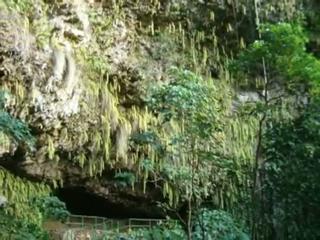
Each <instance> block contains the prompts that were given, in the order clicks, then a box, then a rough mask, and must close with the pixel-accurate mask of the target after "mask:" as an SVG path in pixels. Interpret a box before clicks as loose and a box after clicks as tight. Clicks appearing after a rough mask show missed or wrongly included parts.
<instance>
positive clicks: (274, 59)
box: [232, 23, 320, 94]
mask: <svg viewBox="0 0 320 240" xmlns="http://www.w3.org/2000/svg"><path fill="white" fill-rule="evenodd" d="M307 42H308V38H307V36H306V34H305V33H304V31H303V28H302V27H301V25H300V24H298V23H278V24H264V25H262V26H261V40H257V41H255V42H254V43H253V44H251V45H250V47H249V48H248V49H246V50H245V51H243V52H242V53H241V54H240V55H239V57H238V58H237V60H236V61H234V62H233V64H232V66H233V69H234V70H236V72H237V73H239V72H242V73H245V75H246V76H249V77H251V78H257V77H259V76H260V77H262V76H263V72H264V71H266V74H267V77H268V78H269V79H270V80H271V81H273V83H275V81H276V83H277V84H281V85H283V86H284V87H285V89H286V90H288V91H290V92H292V91H294V92H295V91H300V90H301V89H302V90H303V89H306V90H310V91H311V92H313V93H314V94H319V86H320V85H319V84H320V81H319V79H320V71H319V69H320V61H319V60H317V59H316V58H315V57H314V56H313V55H312V54H310V53H307V52H306V44H307ZM263 60H264V61H265V65H263ZM264 68H265V69H264ZM258 87H259V84H258Z"/></svg>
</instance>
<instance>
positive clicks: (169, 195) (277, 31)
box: [0, 0, 320, 240]
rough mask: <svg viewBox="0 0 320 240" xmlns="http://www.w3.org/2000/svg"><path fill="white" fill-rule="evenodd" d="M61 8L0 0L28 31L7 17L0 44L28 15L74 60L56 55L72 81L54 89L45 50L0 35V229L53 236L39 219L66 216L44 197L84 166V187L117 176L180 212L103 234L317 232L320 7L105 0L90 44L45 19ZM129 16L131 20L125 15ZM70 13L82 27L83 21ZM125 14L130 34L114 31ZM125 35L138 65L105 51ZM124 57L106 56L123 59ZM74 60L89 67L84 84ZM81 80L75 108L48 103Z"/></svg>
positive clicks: (269, 235) (287, 235) (198, 236)
mask: <svg viewBox="0 0 320 240" xmlns="http://www.w3.org/2000/svg"><path fill="white" fill-rule="evenodd" d="M53 2H55V1H53ZM80 2H81V3H80ZM104 2H107V1H102V2H101V4H102V5H103V3H104ZM59 4H60V2H59V1H57V3H56V2H55V3H51V2H50V1H24V0H21V1H16V0H3V1H0V6H1V7H3V9H5V10H4V11H3V12H0V14H2V15H3V16H8V13H15V14H17V15H21V16H23V17H21V18H22V20H21V22H20V23H21V26H20V27H21V28H22V29H23V31H22V30H21V29H19V28H15V25H14V23H12V22H10V21H7V22H6V23H2V22H0V27H1V29H0V30H1V31H0V37H1V38H0V39H2V40H4V39H5V38H4V37H3V36H6V34H7V32H5V30H7V28H6V27H7V25H6V24H8V25H9V29H13V30H12V32H13V33H12V34H13V35H14V34H18V35H19V34H22V33H24V31H25V30H26V29H24V27H25V25H26V26H28V31H30V33H32V34H33V35H34V36H35V40H34V42H32V40H30V42H32V43H33V44H34V46H33V47H32V48H31V49H32V50H34V54H35V55H36V51H39V52H41V51H45V50H43V49H46V47H48V46H50V47H52V48H53V49H63V47H61V46H64V45H67V46H69V47H70V46H72V48H74V52H73V56H74V59H73V58H72V57H71V54H70V53H68V52H67V53H65V55H66V56H64V54H62V52H59V51H58V50H57V52H55V54H56V55H54V56H58V57H60V58H61V59H63V60H61V59H60V60H61V61H62V62H63V64H62V68H61V69H60V70H59V64H57V60H55V61H56V63H55V65H54V66H53V70H52V71H53V72H54V74H53V75H54V77H55V78H58V77H59V76H60V75H61V76H60V77H63V78H67V80H68V81H67V80H66V83H65V85H64V84H61V85H57V86H51V85H50V86H49V84H48V85H45V84H44V83H42V82H41V81H42V80H43V79H42V78H41V76H42V75H41V71H44V72H45V69H46V64H44V65H43V66H42V69H44V70H41V71H40V73H39V72H37V70H38V69H40V68H38V67H37V65H36V66H34V65H35V63H37V64H38V62H37V61H39V60H38V59H42V57H43V59H45V57H44V55H45V54H43V55H41V54H39V55H37V56H34V58H33V57H32V56H31V57H30V56H29V57H28V56H27V55H26V56H24V55H22V56H20V55H19V51H20V50H21V46H24V47H26V48H27V46H25V45H23V44H22V42H23V41H22V42H21V39H20V38H21V37H17V36H15V37H16V40H17V42H16V43H15V46H12V45H11V42H10V41H9V40H10V38H9V36H8V39H9V40H8V39H7V41H2V42H0V53H1V55H0V57H1V58H0V61H1V63H2V64H4V65H5V64H8V65H6V66H9V67H8V69H9V70H8V71H6V70H2V69H0V77H1V81H2V82H1V84H0V87H1V89H0V90H1V91H0V93H1V94H0V144H1V146H0V196H4V197H5V198H6V199H7V203H6V204H5V205H4V206H1V207H0V238H1V239H21V240H22V239H42V240H45V239H50V238H51V237H52V236H50V235H49V234H48V232H46V230H45V229H44V228H43V223H44V222H45V221H46V220H48V219H57V220H61V221H63V220H65V219H66V217H67V215H68V212H67V210H66V207H65V205H64V203H62V202H60V200H58V199H57V198H56V197H54V196H53V190H54V188H57V187H62V186H63V184H64V181H65V180H66V179H67V180H68V178H67V177H66V178H64V177H63V176H64V175H63V174H64V173H65V172H63V171H67V170H68V168H70V169H73V168H76V169H80V172H81V174H78V175H76V176H77V177H79V178H80V177H81V179H80V180H79V181H80V182H81V181H82V182H83V181H89V180H90V179H91V180H93V181H97V182H99V181H100V182H107V181H112V182H115V183H116V184H115V186H116V187H117V189H118V191H123V189H125V191H132V192H137V193H140V194H142V195H146V196H149V195H148V194H149V192H156V193H157V194H156V195H155V196H157V199H154V200H155V201H156V202H157V205H158V208H160V209H161V210H162V212H163V213H164V214H165V215H166V216H167V217H168V218H172V219H175V220H176V221H167V222H166V223H163V224H161V225H159V226H155V227H153V228H150V229H140V230H137V231H132V232H129V233H118V232H112V231H110V232H107V233H106V234H105V235H104V236H101V235H99V236H97V237H96V238H97V239H128V240H129V239H133V240H136V239H150V240H151V239H172V240H175V239H177V240H180V239H181V240H182V239H189V240H191V239H194V240H211V239H212V240H213V239H230V240H245V239H261V240H262V239H279V240H282V239H283V240H285V239H293V240H294V239H297V240H298V239H308V240H313V239H314V240H316V239H319V238H320V221H319V216H320V175H319V170H320V160H319V159H320V140H319V139H320V107H319V104H320V59H319V44H318V39H317V38H318V33H319V28H318V23H319V16H318V15H317V9H319V5H318V3H317V2H316V1H310V2H308V1H302V0H301V1H298V0H297V1H277V2H274V1H271V0H270V1H264V2H262V1H258V0H255V1H252V3H251V2H250V3H248V1H241V0H239V1H221V2H219V1H212V2H211V1H166V3H165V4H163V5H162V3H160V2H159V1H151V3H140V2H139V1H132V2H131V1H130V3H128V4H126V3H124V2H123V1H113V3H112V4H109V5H108V4H107V6H103V7H101V8H100V10H101V9H102V10H101V11H100V10H99V11H98V10H97V9H96V8H95V7H92V6H91V8H90V11H89V18H88V19H90V21H91V25H92V29H91V33H92V34H93V35H94V37H93V38H92V39H94V40H92V42H90V44H88V45H86V44H85V43H84V42H85V41H84V40H83V41H79V42H77V37H78V36H77V33H78V32H77V31H73V32H72V31H71V33H72V34H73V35H72V34H71V35H72V36H71V37H70V34H69V35H68V34H64V35H63V34H60V33H59V34H60V35H59V34H58V33H57V32H55V31H57V30H56V29H55V28H54V27H52V26H51V25H50V24H51V23H50V22H49V21H48V19H47V15H50V14H52V13H56V12H54V11H55V8H57V9H59V7H58V6H59ZM77 4H82V1H79V3H77ZM130 4H132V5H130ZM141 4H142V5H141ZM71 5H72V4H71ZM111 5H112V6H111ZM50 6H52V7H50ZM143 6H144V7H143ZM109 8H111V10H110V9H109ZM131 8H132V9H131ZM39 9H40V10H39ZM108 9H109V10H110V12H108ZM128 9H129V10H130V11H129V12H130V13H128V11H126V10H128ZM131 11H132V12H131ZM35 12H37V14H38V15H37V16H34V13H35ZM58 12H59V11H58ZM136 12H138V13H136ZM107 13H110V14H107ZM77 14H78V12H77ZM81 14H83V12H81ZM81 14H78V15H79V16H83V15H81ZM130 14H132V15H130ZM135 14H136V15H135ZM127 15H128V16H127ZM132 16H134V17H135V18H136V19H137V21H140V23H139V24H138V23H136V22H135V23H134V24H133V23H132V22H130V21H133V20H132V18H130V17H132ZM128 19H129V20H128ZM19 21H20V20H19ZM68 21H69V22H71V23H72V24H73V23H74V22H76V24H78V25H81V24H82V25H83V26H84V27H85V26H86V24H85V22H86V21H84V20H83V21H82V20H81V19H80V21H79V22H77V21H75V20H74V19H73V20H70V19H69V20H68ZM121 21H123V22H124V23H123V25H124V26H126V25H128V26H131V27H132V25H135V24H136V25H137V26H139V27H137V28H139V29H138V30H132V29H130V27H128V29H126V30H123V29H122V28H121V26H122V25H121V24H120V23H119V22H121ZM69 22H68V24H69ZM113 23H114V24H113ZM10 24H11V25H10ZM175 24H176V25H175ZM3 26H5V27H3ZM115 26H120V27H119V28H118V29H117V28H116V29H114V28H113V27H115ZM122 27H123V26H122ZM245 29H247V30H246V31H245ZM20 30H21V31H20ZM2 31H3V32H2ZM121 31H123V32H129V33H130V34H131V35H130V34H128V36H126V38H129V39H130V41H129V43H130V44H133V43H132V42H134V44H136V45H134V47H132V48H133V49H134V51H132V52H133V53H131V54H132V55H130V57H131V58H129V57H128V58H129V60H128V62H129V63H130V64H131V65H130V64H129V63H128V62H126V61H124V62H122V63H121V64H119V65H116V64H114V62H112V61H111V60H110V56H112V55H113V54H114V53H113V52H108V51H107V49H116V48H117V47H118V46H117V45H116V44H115V42H117V41H119V42H121V41H123V38H124V37H122V38H120V37H115V39H113V40H114V42H112V40H109V39H112V37H113V35H112V34H115V33H117V32H121ZM108 33H110V35H108ZM111 33H112V34H111ZM50 34H51V35H50ZM124 34H125V33H124ZM79 35H81V34H79ZM115 35H116V34H115ZM120 35H121V34H120ZM23 36H24V37H25V36H27V34H26V35H23ZM23 36H22V37H23ZM28 36H29V35H28ZM81 36H82V35H81ZM111 36H112V37H111ZM116 36H117V35H116ZM10 37H11V36H10ZM85 37H86V36H85ZM85 37H84V38H85ZM61 38H62V39H63V40H61ZM30 39H31V38H30ZM141 39H142V40H141ZM108 41H110V42H108ZM139 41H140V42H139ZM66 42H67V43H68V44H69V45H68V44H66ZM146 42H147V43H146ZM121 43H122V42H121ZM129 43H128V44H129ZM6 44H7V45H6ZM21 44H22V45H21ZM126 44H127V43H126ZM139 44H140V45H139ZM148 44H149V45H150V46H151V47H150V49H148V48H146V47H145V45H148ZM13 45H14V44H13ZM52 45H54V46H55V48H54V47H53V46H52ZM120 45H121V44H120ZM123 45H125V44H124V43H123ZM8 46H9V47H8ZM121 46H122V45H121ZM141 46H143V47H145V48H146V49H147V50H145V51H141V48H143V47H141ZM6 47H7V48H9V50H10V51H11V52H10V51H9V50H7V48H6ZM139 47H140V48H139ZM66 48H67V47H66ZM4 49H5V50H4ZM139 49H140V50H139ZM29 50H30V49H29ZM21 51H22V52H23V51H24V50H21ZM122 51H123V49H120V50H119V49H117V50H116V51H115V54H116V56H117V58H119V59H120V58H121V57H123V55H125V54H123V52H122ZM146 52H148V53H146ZM23 53H25V54H27V53H26V51H25V52H23ZM44 53H46V52H44ZM68 54H69V55H68ZM31 55H32V53H31ZM21 59H23V60H21ZM107 59H108V60H107ZM132 59H134V60H135V61H134V60H132ZM10 61H12V62H10ZM43 61H44V60H43ZM148 61H149V62H148ZM74 62H78V63H80V64H79V66H81V67H82V68H83V69H82V70H83V73H82V75H81V78H80V77H79V75H80V74H77V73H76V70H74V69H73V68H76V67H75V66H74V64H75V63H74ZM132 62H134V63H132ZM10 64H11V65H10ZM19 64H20V65H19ZM28 64H30V65H28ZM64 64H66V66H63V65H64ZM126 64H128V66H127V65H126ZM114 65H116V66H114ZM24 66H27V67H26V68H23V67H24ZM32 66H33V67H32ZM159 66H161V67H159ZM10 67H12V68H10ZM67 67H69V72H67V73H65V71H66V70H65V68H67ZM157 67H159V68H161V69H162V70H163V72H161V73H160V77H158V75H157V74H158V71H159V69H158V68H157ZM70 68H72V70H70ZM19 69H23V70H21V71H20V70H19ZM115 69H116V70H115ZM137 69H138V70H137ZM162 70H161V71H162ZM33 71H34V72H33ZM48 71H49V70H48ZM139 71H140V72H139ZM30 72H31V75H28V73H30ZM137 72H139V73H137ZM35 73H36V74H35ZM45 74H47V73H44V74H43V75H45ZM33 75H34V79H35V80H30V79H31V78H32V77H33ZM26 76H27V77H26ZM30 76H32V77H30ZM46 76H47V77H48V76H49V74H47V75H46ZM48 78H49V77H48ZM49 79H51V78H49ZM62 80H64V79H61V81H62ZM69 80H70V81H69ZM81 80H82V82H81ZM54 81H56V82H59V79H58V80H57V79H55V80H53V83H50V84H54V83H55V82H54ZM78 81H80V82H81V84H78ZM29 82H32V83H30V84H29V85H30V86H29V85H28V87H27V84H28V83H29ZM37 84H38V85H37ZM42 84H43V85H42ZM55 87H56V88H55ZM63 87H65V88H63ZM43 89H45V90H43ZM48 89H49V90H48ZM57 89H58V90H57ZM77 89H81V91H83V92H84V93H83V96H82V95H81V96H82V97H79V99H80V100H79V99H77V100H78V101H79V102H80V104H79V109H80V111H79V112H77V111H78V110H74V109H78V108H73V110H74V112H73V113H72V114H69V113H68V114H65V112H63V111H61V112H58V113H56V112H54V111H56V110H57V109H58V108H59V107H60V108H62V106H64V105H66V106H69V105H68V104H67V103H69V102H68V101H70V102H72V104H74V101H76V100H74V97H75V96H77V94H78V93H79V92H81V91H80V90H79V91H77ZM28 91H30V92H31V93H32V94H31V95H32V96H29V95H28ZM55 91H56V92H55ZM69 92H70V96H69V95H68V94H69ZM41 94H42V95H41ZM64 94H65V95H64ZM81 94H82V92H81ZM39 96H40V97H39ZM57 96H58V97H57ZM59 96H63V97H61V98H59ZM30 99H31V100H30ZM39 99H40V100H41V101H42V102H41V104H42V105H37V104H39V103H37V101H38V102H39V101H40V100H39ZM59 103H61V104H62V105H50V104H59ZM47 106H49V107H47ZM70 106H71V105H70ZM72 106H74V105H72ZM46 107H47V108H46ZM70 109H71V107H70ZM70 109H67V110H66V111H69V110H70ZM73 110H70V111H73ZM50 111H51V112H50ZM39 112H40V114H39ZM48 112H49V113H50V114H51V115H50V114H48ZM52 112H53V113H52ZM42 113H45V114H48V116H49V117H48V116H45V117H43V115H41V114H42ZM55 114H56V115H55ZM64 114H65V115H64ZM46 117H47V118H46ZM39 119H40V120H39ZM61 119H63V120H61ZM17 155H18V156H17ZM12 156H14V157H12ZM23 159H27V161H28V163H29V162H33V163H34V162H35V163H36V164H35V166H36V167H39V168H40V169H41V164H42V163H48V162H49V163H54V164H53V165H49V166H50V167H51V166H58V168H57V169H59V171H58V173H57V174H53V173H51V172H50V174H51V175H46V171H43V172H44V173H42V174H43V175H41V177H39V176H38V175H36V176H35V177H33V176H32V174H30V173H29V174H28V173H27V172H24V171H19V170H17V169H18V168H19V167H21V166H20V165H18V164H15V161H21V162H23ZM59 164H61V165H59ZM59 166H60V168H59ZM34 168H35V167H34ZM61 169H63V170H61ZM34 172H37V171H34ZM47 172H49V171H47ZM70 172H72V170H70ZM48 174H49V173H48ZM20 175H21V176H20ZM66 175H67V176H68V174H66ZM110 175H111V176H112V177H111V179H108V177H109V176H110ZM28 177H29V179H28V180H27V178H28ZM31 180H32V181H31ZM73 181H75V180H74V179H73ZM69 184H70V183H69ZM78 184H79V183H78Z"/></svg>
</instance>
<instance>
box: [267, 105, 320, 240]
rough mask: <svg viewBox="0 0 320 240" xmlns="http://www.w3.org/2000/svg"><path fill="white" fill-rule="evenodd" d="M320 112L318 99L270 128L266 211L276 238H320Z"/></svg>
mask: <svg viewBox="0 0 320 240" xmlns="http://www.w3.org/2000/svg"><path fill="white" fill-rule="evenodd" d="M319 112H320V108H319V101H316V100H314V101H313V103H312V104H311V105H310V106H308V107H307V109H305V110H304V111H303V113H302V114H301V116H299V117H297V118H296V119H294V120H293V121H281V122H273V123H272V127H270V128H268V131H267V132H266V144H265V152H266V160H265V168H264V169H265V170H264V171H265V173H264V175H265V179H264V182H263V183H264V185H263V186H264V193H265V196H266V198H265V199H264V200H265V201H266V203H265V204H266V205H267V206H269V207H268V208H265V209H264V210H265V212H264V215H265V216H267V218H266V219H265V221H266V223H268V224H269V226H270V228H271V230H270V234H271V236H270V237H271V238H272V239H319V238H320V231H319V229H320V224H319V216H320V207H319V206H320V186H319V183H320V175H319V170H320V162H319V159H320V147H319V146H320V142H319V139H320V132H319V126H320V114H319ZM270 125H271V124H270Z"/></svg>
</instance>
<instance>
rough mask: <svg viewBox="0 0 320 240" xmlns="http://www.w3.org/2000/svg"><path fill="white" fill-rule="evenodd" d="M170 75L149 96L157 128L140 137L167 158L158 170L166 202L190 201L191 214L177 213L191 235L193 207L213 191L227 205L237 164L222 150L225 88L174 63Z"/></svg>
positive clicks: (171, 206) (172, 204) (173, 205)
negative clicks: (226, 196) (228, 184)
mask: <svg viewBox="0 0 320 240" xmlns="http://www.w3.org/2000/svg"><path fill="white" fill-rule="evenodd" d="M170 76H171V81H170V82H169V83H168V84H163V85H160V86H156V87H155V88H154V89H152V90H151V94H150V96H149V98H148V99H147V104H148V107H149V109H150V110H151V111H152V112H153V113H154V114H155V115H157V116H158V118H159V119H160V120H159V126H158V129H159V130H158V132H153V133H144V134H142V135H140V136H139V137H136V138H135V140H138V142H139V143H144V144H148V145H149V146H151V147H152V148H154V149H155V150H156V152H157V153H158V155H159V158H162V159H164V160H165V163H164V164H163V166H162V167H161V168H160V169H159V171H158V172H159V177H158V179H160V180H161V181H162V184H163V188H164V193H165V194H164V196H166V197H167V198H168V200H169V201H168V204H167V205H165V204H164V205H165V208H166V209H169V210H173V211H175V209H176V207H177V205H178V204H180V203H185V204H186V210H187V211H186V212H187V217H185V218H183V217H181V216H180V214H178V213H177V212H175V213H177V215H178V217H179V218H180V220H181V221H182V222H183V223H184V225H185V227H186V229H187V230H188V238H189V239H191V238H192V228H193V223H192V215H193V212H194V211H195V210H196V209H197V208H198V207H199V206H200V205H201V203H202V202H203V201H204V200H205V199H207V198H209V197H213V196H218V197H217V198H218V199H220V200H221V202H222V204H221V205H223V203H224V200H223V195H224V194H225V193H226V192H227V191H228V190H227V188H224V187H223V184H222V182H223V181H225V180H226V179H230V176H229V174H230V173H232V171H233V170H234V168H233V167H234V166H235V165H234V162H233V161H232V159H230V158H228V157H226V156H224V152H223V144H224V127H225V125H226V122H225V121H224V120H225V118H224V117H225V116H226V112H227V110H226V109H227V107H226V104H227V103H226V102H224V101H223V99H222V98H223V97H225V96H223V92H221V91H220V90H221V89H219V88H218V87H217V86H215V85H214V84H213V82H212V81H211V80H204V79H202V78H201V77H200V76H198V75H196V74H195V73H193V72H190V71H187V70H180V69H176V68H174V69H172V71H171V75H170ZM151 168H153V166H152V163H151Z"/></svg>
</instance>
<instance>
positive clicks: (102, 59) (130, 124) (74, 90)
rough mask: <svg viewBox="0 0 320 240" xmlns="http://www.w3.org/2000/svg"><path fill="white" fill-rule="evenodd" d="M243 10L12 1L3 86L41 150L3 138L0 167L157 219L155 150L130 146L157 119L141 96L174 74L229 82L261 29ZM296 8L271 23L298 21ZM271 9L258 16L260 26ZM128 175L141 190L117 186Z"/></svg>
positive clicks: (0, 15) (3, 14)
mask: <svg viewBox="0 0 320 240" xmlns="http://www.w3.org/2000/svg"><path fill="white" fill-rule="evenodd" d="M236 2H237V3H236V4H235V3H233V1H220V0H219V1H218V0H217V1H210V3H209V2H207V1H170V0H167V1H141V0H140V1H109V0H105V1H94V0H90V1H89V0H88V1H85V0H77V1H71V0H63V1H50V0H43V1H42V0H33V1H29V0H28V1H27V0H26V1H21V3H20V4H21V5H19V4H17V3H15V2H14V1H10V0H8V1H7V4H5V5H4V7H3V8H1V10H0V86H1V88H2V89H5V90H7V91H8V92H10V96H11V97H10V100H8V101H7V104H6V110H7V111H9V112H10V113H11V114H12V115H13V116H15V117H17V118H19V119H21V120H23V121H25V122H27V123H28V125H29V127H30V128H31V131H32V134H33V135H34V136H35V137H36V139H37V141H36V145H35V146H34V147H33V149H28V148H27V147H25V146H19V147H17V145H16V144H15V143H10V142H8V139H6V144H4V145H3V146H2V148H1V149H0V164H1V165H2V166H5V167H6V168H7V169H9V170H11V171H14V172H16V173H18V174H19V175H23V176H26V177H28V178H30V179H34V180H38V181H39V180H44V181H46V182H47V183H50V184H52V185H53V186H55V187H59V186H60V187H83V188H84V189H85V191H87V192H91V193H93V194H95V195H97V196H100V197H103V198H105V199H108V201H111V202H114V203H122V204H123V205H125V206H127V207H132V208H134V207H137V206H138V205H140V206H141V208H140V209H141V212H143V211H149V212H156V211H157V210H155V208H156V207H155V206H156V205H157V204H156V202H157V201H162V200H163V199H164V197H163V195H162V189H161V186H157V185H155V184H153V183H150V184H149V185H150V186H149V185H148V188H147V191H146V192H145V191H144V189H143V187H142V185H143V183H142V182H144V183H145V182H146V181H147V180H148V176H149V175H147V174H145V173H143V172H142V170H141V169H142V168H141V164H140V163H141V156H145V155H147V153H148V152H147V151H148V150H147V149H138V148H135V146H134V145H132V142H130V136H132V135H133V134H135V133H140V132H142V131H144V130H146V129H148V128H150V127H152V123H153V122H155V121H156V120H155V117H154V116H152V115H151V114H150V113H149V112H148V111H147V110H146V109H145V106H144V96H145V95H146V91H147V89H148V87H149V86H150V85H155V84H158V83H162V82H166V81H170V79H169V78H168V75H167V72H168V69H170V67H172V66H178V67H182V68H188V69H193V70H194V71H196V72H199V73H201V74H204V75H207V76H211V77H213V78H219V77H226V76H227V74H226V73H225V69H224V66H223V65H222V62H223V60H224V59H226V58H227V57H228V56H232V54H233V53H234V52H237V51H238V50H239V49H240V48H241V47H243V46H244V45H245V44H246V43H247V42H248V41H250V40H251V39H253V38H254V35H255V32H248V31H245V30H244V26H247V25H248V24H253V25H254V24H255V23H254V17H255V16H254V10H253V9H252V6H251V5H250V6H249V5H248V4H247V3H246V2H247V1H236ZM280 2H281V1H280ZM0 4H1V3H0ZM283 4H284V5H282V7H283V6H287V5H285V4H289V3H287V1H284V2H283ZM290 4H291V3H290ZM275 6H278V3H277V4H276V5H275ZM290 6H291V7H290V8H284V9H285V10H283V11H282V12H279V14H278V15H277V16H275V15H274V14H273V15H272V14H271V15H272V18H273V19H282V18H285V17H291V15H293V14H294V12H295V7H294V6H295V5H292V4H291V5H290ZM269 8H270V9H271V7H270V6H264V7H262V6H261V9H262V10H261V12H262V13H261V14H262V16H263V17H266V16H267V15H264V13H266V12H267V11H268V9H269ZM270 9H269V10H270ZM281 9H282V8H281ZM289 10H290V12H288V11H289ZM273 13H275V12H273ZM282 13H283V15H281V14H282ZM290 14H291V15H290ZM248 29H254V27H248ZM226 47H227V48H228V49H232V51H230V52H229V51H228V52H227V51H226V50H225V49H226ZM244 97H245V98H255V96H244ZM1 139H5V137H4V138H1ZM121 172H128V173H130V174H133V175H134V177H135V178H134V179H135V180H134V181H133V182H132V181H131V180H130V179H126V181H127V180H128V181H127V182H126V181H125V183H123V182H120V184H119V179H118V180H117V178H115V176H116V174H117V173H121ZM129 176H130V175H129ZM144 185H146V184H144ZM160 185H161V184H160ZM150 215H152V214H150ZM156 215H159V214H158V213H157V214H156Z"/></svg>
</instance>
